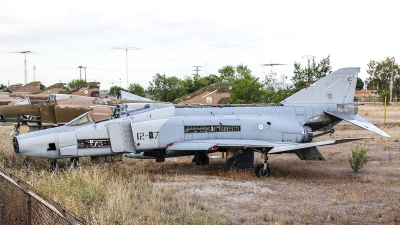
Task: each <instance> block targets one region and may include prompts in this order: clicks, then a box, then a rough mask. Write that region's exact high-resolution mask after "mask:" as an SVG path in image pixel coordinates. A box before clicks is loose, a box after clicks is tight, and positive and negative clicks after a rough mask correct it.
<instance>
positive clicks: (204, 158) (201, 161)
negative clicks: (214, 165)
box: [192, 152, 210, 166]
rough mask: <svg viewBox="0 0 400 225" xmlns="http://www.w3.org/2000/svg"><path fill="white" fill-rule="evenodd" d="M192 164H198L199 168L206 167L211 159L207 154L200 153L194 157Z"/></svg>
mask: <svg viewBox="0 0 400 225" xmlns="http://www.w3.org/2000/svg"><path fill="white" fill-rule="evenodd" d="M192 162H194V163H196V165H197V166H205V165H208V163H209V162H210V158H209V157H208V155H207V154H205V153H203V152H200V153H196V155H194V158H193V160H192Z"/></svg>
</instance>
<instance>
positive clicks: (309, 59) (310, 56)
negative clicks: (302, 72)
mask: <svg viewBox="0 0 400 225" xmlns="http://www.w3.org/2000/svg"><path fill="white" fill-rule="evenodd" d="M304 57H305V58H306V59H307V61H308V69H310V61H311V59H312V60H313V61H314V59H315V56H313V55H305V56H303V57H301V58H304Z"/></svg>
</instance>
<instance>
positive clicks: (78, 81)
mask: <svg viewBox="0 0 400 225" xmlns="http://www.w3.org/2000/svg"><path fill="white" fill-rule="evenodd" d="M85 84H87V82H86V81H85V80H82V79H76V80H71V81H70V82H69V83H68V84H67V87H68V88H69V89H70V90H73V89H75V88H78V87H80V86H82V85H85Z"/></svg>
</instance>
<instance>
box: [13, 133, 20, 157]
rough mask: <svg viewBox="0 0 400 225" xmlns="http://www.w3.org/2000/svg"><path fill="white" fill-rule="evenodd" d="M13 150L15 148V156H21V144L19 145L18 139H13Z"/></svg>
mask: <svg viewBox="0 0 400 225" xmlns="http://www.w3.org/2000/svg"><path fill="white" fill-rule="evenodd" d="M13 148H14V152H15V154H19V144H18V139H17V137H14V138H13Z"/></svg>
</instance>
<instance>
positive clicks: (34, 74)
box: [33, 66, 36, 81]
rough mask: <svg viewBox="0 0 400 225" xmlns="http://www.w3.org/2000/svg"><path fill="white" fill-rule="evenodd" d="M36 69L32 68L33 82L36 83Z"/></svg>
mask: <svg viewBox="0 0 400 225" xmlns="http://www.w3.org/2000/svg"><path fill="white" fill-rule="evenodd" d="M35 70H36V67H35V66H33V81H36V73H35Z"/></svg>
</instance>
